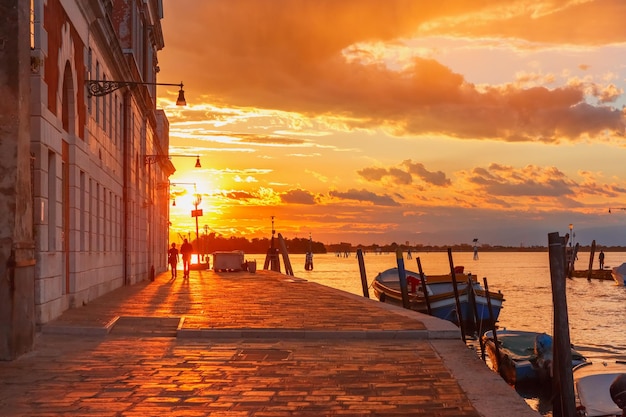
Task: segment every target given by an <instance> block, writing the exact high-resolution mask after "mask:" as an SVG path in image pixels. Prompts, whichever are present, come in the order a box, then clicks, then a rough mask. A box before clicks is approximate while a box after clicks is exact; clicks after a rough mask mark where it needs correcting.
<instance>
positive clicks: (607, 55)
mask: <svg viewBox="0 0 626 417" xmlns="http://www.w3.org/2000/svg"><path fill="white" fill-rule="evenodd" d="M474 3H476V2H468V1H461V0H459V1H452V2H417V1H411V0H389V1H384V2H382V1H379V0H358V1H356V0H346V1H336V0H292V1H281V0H266V1H259V0H229V1H214V0H208V1H202V2H198V1H197V0H176V1H174V0H165V1H164V6H165V15H164V19H163V21H162V23H163V27H164V33H165V34H166V39H165V48H164V49H163V51H161V52H160V55H159V57H160V58H159V66H160V68H161V72H160V73H159V79H160V80H161V81H163V82H170V81H174V82H178V80H183V82H184V84H185V94H186V97H187V106H186V107H183V108H181V107H177V106H176V105H175V100H176V91H175V89H168V88H163V87H161V88H160V89H159V97H160V98H159V106H160V107H162V108H164V109H165V111H166V113H167V115H168V118H169V121H170V145H171V146H170V153H171V154H173V155H177V154H179V155H183V154H184V155H200V158H201V161H202V168H194V162H195V161H194V160H193V159H192V158H185V159H182V158H181V159H177V158H173V159H172V162H173V163H174V165H175V166H176V173H175V174H174V175H173V176H172V177H171V178H170V181H171V182H172V183H179V182H181V183H184V182H188V183H196V184H197V187H196V190H197V192H198V193H199V194H201V195H202V202H201V204H200V205H199V208H201V209H202V210H203V216H202V217H200V218H199V227H200V229H201V231H202V233H204V232H205V231H208V232H209V233H211V232H215V233H219V234H222V235H226V236H231V235H234V236H244V237H248V238H254V237H269V236H270V233H271V217H272V216H275V219H276V230H277V231H279V232H281V233H282V234H283V236H285V237H288V238H295V237H300V238H302V237H308V236H309V233H311V234H312V236H313V238H314V239H315V240H317V241H322V242H324V243H338V242H341V241H343V242H351V243H353V244H358V243H363V244H371V243H381V244H383V243H390V242H394V241H395V242H399V243H400V242H401V243H404V242H407V241H408V242H411V243H424V244H426V243H431V244H453V243H468V242H471V241H472V239H473V238H479V240H480V242H481V243H489V244H492V245H499V244H504V245H520V244H522V245H537V244H540V245H546V244H547V234H548V233H550V232H554V231H560V232H562V233H563V234H564V233H565V232H567V227H568V225H569V224H570V223H572V224H574V225H575V230H576V232H577V241H580V242H581V243H582V244H589V243H590V242H591V240H593V239H595V240H597V241H598V243H599V244H605V245H609V244H626V228H624V225H626V212H621V213H620V212H617V213H613V214H609V213H608V208H609V207H625V206H626V198H625V196H626V194H625V192H626V179H625V174H624V173H625V171H624V162H625V161H626V146H625V145H626V141H625V138H624V133H625V129H624V127H625V126H624V118H625V114H626V113H625V111H624V105H625V104H626V99H625V97H624V88H626V64H625V63H624V57H625V56H626V28H625V26H624V24H623V16H625V15H626V3H625V2H623V1H622V0H588V1H581V0H541V1H536V0H511V1H507V2H502V1H495V0H492V1H484V2H479V5H476V4H474ZM187 159H188V160H187ZM182 191H183V190H181V187H172V189H171V194H172V197H174V196H175V199H176V206H173V207H171V211H170V219H171V223H172V227H171V230H172V233H173V235H174V237H173V238H175V236H177V235H178V233H181V234H183V235H187V234H189V233H191V234H192V235H193V236H195V219H194V218H192V217H191V216H190V212H191V210H193V209H194V206H193V201H192V200H193V193H194V192H195V191H194V189H193V186H191V187H190V188H189V187H187V188H185V189H184V191H186V193H183V194H177V193H182Z"/></svg>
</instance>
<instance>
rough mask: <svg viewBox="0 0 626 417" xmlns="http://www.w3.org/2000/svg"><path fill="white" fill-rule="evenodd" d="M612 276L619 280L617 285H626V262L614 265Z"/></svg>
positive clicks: (616, 280)
mask: <svg viewBox="0 0 626 417" xmlns="http://www.w3.org/2000/svg"><path fill="white" fill-rule="evenodd" d="M611 276H612V277H613V279H614V280H615V282H617V285H626V263H623V264H621V265H620V266H614V267H613V269H612V270H611Z"/></svg>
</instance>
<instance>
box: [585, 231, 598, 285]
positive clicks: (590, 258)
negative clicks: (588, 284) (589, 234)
mask: <svg viewBox="0 0 626 417" xmlns="http://www.w3.org/2000/svg"><path fill="white" fill-rule="evenodd" d="M595 254H596V240H595V239H594V240H593V241H592V242H591V252H589V269H588V270H587V281H591V275H592V274H593V257H594V256H595Z"/></svg>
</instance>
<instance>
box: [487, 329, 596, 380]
mask: <svg viewBox="0 0 626 417" xmlns="http://www.w3.org/2000/svg"><path fill="white" fill-rule="evenodd" d="M496 336H497V339H498V349H497V350H496V345H495V342H494V337H493V331H491V330H489V331H488V332H486V333H485V334H484V335H483V337H482V339H483V345H484V346H485V351H486V353H487V355H488V357H489V361H490V362H491V367H492V369H493V370H494V371H496V372H497V373H499V374H500V376H502V378H503V379H504V380H505V381H506V382H508V383H509V384H510V385H514V386H530V385H537V386H538V385H541V384H546V383H548V382H550V380H551V374H552V372H551V367H552V336H550V335H548V334H546V333H538V332H528V331H521V330H506V329H504V330H497V333H496ZM584 362H586V358H585V357H584V356H583V355H581V354H580V353H578V352H577V351H576V350H574V349H572V367H574V366H577V365H580V364H581V363H584Z"/></svg>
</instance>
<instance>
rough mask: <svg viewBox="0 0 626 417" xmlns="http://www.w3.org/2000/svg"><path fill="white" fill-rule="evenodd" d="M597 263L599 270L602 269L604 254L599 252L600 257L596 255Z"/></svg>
mask: <svg viewBox="0 0 626 417" xmlns="http://www.w3.org/2000/svg"><path fill="white" fill-rule="evenodd" d="M598 262H599V263H600V269H604V252H603V251H600V255H598Z"/></svg>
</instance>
